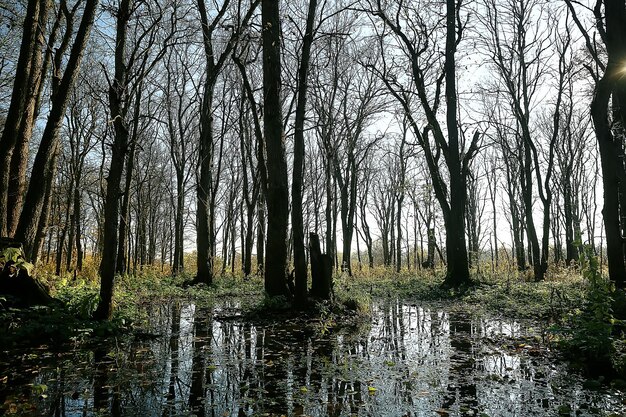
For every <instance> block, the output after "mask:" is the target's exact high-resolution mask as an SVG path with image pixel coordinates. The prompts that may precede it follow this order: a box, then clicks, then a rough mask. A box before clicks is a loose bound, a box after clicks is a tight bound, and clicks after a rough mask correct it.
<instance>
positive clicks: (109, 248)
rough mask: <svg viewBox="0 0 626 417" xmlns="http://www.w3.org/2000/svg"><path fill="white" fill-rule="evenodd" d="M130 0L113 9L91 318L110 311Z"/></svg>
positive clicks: (123, 141)
mask: <svg viewBox="0 0 626 417" xmlns="http://www.w3.org/2000/svg"><path fill="white" fill-rule="evenodd" d="M130 11H131V0H122V1H121V3H120V6H119V9H118V10H117V15H116V18H117V28H116V29H117V33H116V48H115V78H114V79H113V80H112V82H111V84H110V86H109V109H110V112H111V119H112V120H113V129H114V138H113V144H112V147H111V163H110V166H109V173H108V176H107V186H106V197H105V200H104V226H103V229H104V230H103V241H102V247H103V249H102V260H101V261H100V280H101V281H100V301H99V302H98V307H97V308H96V311H95V312H94V319H96V320H108V319H110V318H111V314H112V312H113V285H114V281H115V270H116V260H117V259H116V258H117V249H118V225H119V221H120V195H121V190H120V185H121V182H122V174H123V172H124V160H125V158H126V154H127V152H128V137H129V130H128V126H127V124H126V114H125V113H126V112H125V100H126V98H125V95H126V88H127V85H126V71H127V68H126V64H125V55H126V32H127V30H128V21H129V19H130Z"/></svg>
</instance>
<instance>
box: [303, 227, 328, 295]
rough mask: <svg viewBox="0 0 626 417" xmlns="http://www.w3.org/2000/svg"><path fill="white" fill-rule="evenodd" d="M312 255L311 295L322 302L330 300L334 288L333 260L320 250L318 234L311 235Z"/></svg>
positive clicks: (310, 248) (310, 247) (310, 249)
mask: <svg viewBox="0 0 626 417" xmlns="http://www.w3.org/2000/svg"><path fill="white" fill-rule="evenodd" d="M309 245H310V246H309V251H310V253H311V278H312V285H311V295H313V296H314V297H317V298H321V299H322V300H330V299H331V297H332V288H333V283H332V282H333V281H332V278H333V260H332V258H331V257H330V256H329V255H328V254H323V253H322V251H321V249H320V239H319V236H318V235H317V234H316V233H310V234H309Z"/></svg>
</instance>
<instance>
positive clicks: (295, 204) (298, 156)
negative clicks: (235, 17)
mask: <svg viewBox="0 0 626 417" xmlns="http://www.w3.org/2000/svg"><path fill="white" fill-rule="evenodd" d="M316 8H317V0H309V11H308V14H307V20H306V30H305V33H304V38H303V40H302V56H301V58H300V66H299V68H298V91H297V94H298V101H297V104H296V118H295V126H294V127H295V133H294V145H293V148H294V150H293V175H292V184H291V227H292V230H293V260H294V267H295V281H296V282H295V290H296V293H295V294H294V295H295V298H296V303H298V304H299V305H303V304H304V303H305V301H306V297H307V275H308V273H307V265H306V257H305V253H304V223H303V219H302V174H303V169H304V156H305V150H304V119H305V112H306V99H307V87H308V73H309V61H310V58H311V45H312V44H313V23H314V21H315V9H316Z"/></svg>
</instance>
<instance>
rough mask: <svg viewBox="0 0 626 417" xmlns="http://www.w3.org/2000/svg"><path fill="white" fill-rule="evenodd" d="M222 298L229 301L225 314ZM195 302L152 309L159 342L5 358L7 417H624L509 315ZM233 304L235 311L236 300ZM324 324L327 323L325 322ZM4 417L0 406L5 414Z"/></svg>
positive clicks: (614, 398) (411, 307)
mask: <svg viewBox="0 0 626 417" xmlns="http://www.w3.org/2000/svg"><path fill="white" fill-rule="evenodd" d="M224 307H227V310H224ZM230 307H232V306H223V308H222V309H214V310H210V311H207V310H201V309H199V308H196V306H195V305H194V304H193V303H190V302H186V303H185V302H177V303H171V304H167V305H162V306H155V307H152V311H150V317H151V327H152V329H151V330H152V332H154V333H158V334H160V336H159V337H153V338H140V339H139V340H138V339H134V340H133V341H124V342H122V341H120V342H118V343H116V344H110V345H102V346H95V347H93V349H91V350H87V351H86V350H84V349H72V348H68V349H67V350H64V351H59V352H50V351H48V350H42V351H41V352H37V351H33V352H15V359H21V362H22V365H18V366H17V367H16V366H13V367H12V368H11V369H4V368H3V367H2V366H0V378H2V381H0V384H4V387H0V388H1V391H2V393H3V394H2V398H0V399H2V401H3V402H4V405H2V404H0V406H1V407H3V408H0V410H5V411H4V412H5V413H6V414H8V415H29V416H30V415H42V416H45V415H49V416H77V417H78V416H100V415H111V416H191V415H197V416H212V417H213V416H221V417H228V416H283V415H284V416H336V417H339V416H346V417H347V416H398V417H399V416H448V415H449V416H482V417H485V416H489V417H494V416H554V415H572V416H586V415H611V414H612V413H617V415H621V414H622V413H624V412H625V409H626V407H625V406H624V404H623V400H624V398H623V394H622V393H620V392H618V391H611V390H607V389H602V390H595V391H589V390H586V389H584V388H583V381H582V379H581V378H580V377H579V376H576V375H575V374H572V372H569V371H568V369H567V366H566V364H564V363H562V362H559V361H557V360H554V359H553V355H551V354H550V353H549V352H546V351H545V350H542V349H538V348H537V346H533V343H528V342H527V343H526V344H523V343H521V342H520V340H532V337H531V336H532V332H533V330H532V329H529V328H526V327H525V326H523V325H521V324H520V323H517V322H514V321H504V320H497V319H489V318H483V319H475V318H473V319H470V318H469V317H468V316H466V315H464V314H462V313H459V312H454V311H449V310H446V309H445V308H441V307H432V306H431V307H429V306H426V305H415V304H404V303H401V302H381V303H377V304H375V305H374V307H373V316H372V321H371V323H369V324H366V325H364V326H361V327H359V328H352V329H350V330H348V329H343V330H342V331H333V332H322V333H320V332H315V331H312V330H310V327H306V326H303V325H302V322H300V321H297V320H293V321H290V320H284V321H281V322H278V323H276V322H274V323H272V324H263V325H260V324H252V323H249V322H245V321H243V320H241V319H240V318H237V317H227V316H228V314H226V313H225V312H227V311H232V310H231V308H230ZM235 307H236V306H235ZM322 327H323V326H322ZM0 414H1V412H0Z"/></svg>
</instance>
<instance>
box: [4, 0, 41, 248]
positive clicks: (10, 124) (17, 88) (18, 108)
mask: <svg viewBox="0 0 626 417" xmlns="http://www.w3.org/2000/svg"><path fill="white" fill-rule="evenodd" d="M47 7H48V2H47V1H45V0H29V1H28V6H27V8H26V16H25V18H24V24H23V25H24V30H23V32H22V42H21V46H20V53H19V57H18V61H17V66H16V71H15V79H14V81H13V92H12V94H11V104H10V105H9V109H8V112H7V115H6V120H5V124H4V127H3V130H2V136H1V137H0V236H6V235H7V225H8V212H9V203H10V202H9V197H8V190H9V180H10V176H11V175H10V170H11V159H12V156H13V152H14V148H15V145H16V143H17V140H18V134H19V130H20V126H21V124H22V122H23V117H24V110H25V105H26V102H27V96H28V92H29V85H28V83H29V74H30V69H31V66H32V58H33V54H34V53H35V50H36V48H37V33H38V28H39V25H38V22H39V17H40V16H41V15H42V14H43V15H45V13H46V8H47Z"/></svg>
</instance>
